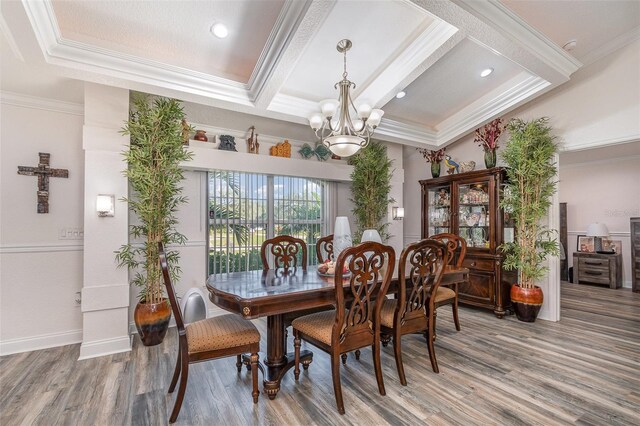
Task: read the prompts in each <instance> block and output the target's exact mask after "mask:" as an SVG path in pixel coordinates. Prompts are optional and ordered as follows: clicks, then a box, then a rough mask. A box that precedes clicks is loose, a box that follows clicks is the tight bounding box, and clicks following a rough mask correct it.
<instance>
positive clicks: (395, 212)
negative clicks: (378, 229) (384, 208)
mask: <svg viewBox="0 0 640 426" xmlns="http://www.w3.org/2000/svg"><path fill="white" fill-rule="evenodd" d="M391 216H392V217H393V220H402V219H404V207H392V208H391Z"/></svg>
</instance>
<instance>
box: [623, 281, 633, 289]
mask: <svg viewBox="0 0 640 426" xmlns="http://www.w3.org/2000/svg"><path fill="white" fill-rule="evenodd" d="M622 288H631V281H625V282H623V283H622Z"/></svg>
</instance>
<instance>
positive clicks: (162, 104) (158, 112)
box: [116, 94, 192, 344]
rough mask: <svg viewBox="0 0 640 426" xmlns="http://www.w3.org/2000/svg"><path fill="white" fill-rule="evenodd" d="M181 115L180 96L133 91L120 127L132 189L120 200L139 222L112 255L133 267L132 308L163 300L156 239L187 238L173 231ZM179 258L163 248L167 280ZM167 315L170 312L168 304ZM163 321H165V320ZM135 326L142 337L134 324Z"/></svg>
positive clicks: (179, 200) (183, 155)
mask: <svg viewBox="0 0 640 426" xmlns="http://www.w3.org/2000/svg"><path fill="white" fill-rule="evenodd" d="M183 118H184V112H183V110H182V106H181V105H180V102H179V101H177V100H175V99H167V98H155V99H151V98H150V97H148V96H145V95H140V94H136V95H134V97H133V99H132V108H131V111H130V114H129V120H128V121H127V122H126V123H125V126H124V127H123V129H122V133H123V134H125V135H129V137H130V146H129V149H128V150H126V151H124V152H123V155H124V157H125V161H126V163H127V169H126V170H125V171H124V175H125V176H126V177H127V178H128V180H129V185H130V187H131V191H132V192H131V196H130V197H127V198H124V199H123V201H125V202H127V203H128V205H129V209H130V210H131V211H132V212H133V213H134V214H135V215H136V216H137V218H138V222H137V223H134V224H133V225H130V227H129V233H130V236H131V237H132V238H133V239H134V240H137V241H130V242H129V243H128V244H126V245H123V246H122V247H121V248H120V250H119V251H117V252H116V260H117V261H118V263H119V265H120V266H127V267H128V268H129V270H131V271H134V272H133V278H132V280H131V284H133V285H136V286H138V287H140V293H139V303H138V306H136V310H138V309H139V307H140V305H148V306H157V305H159V304H163V303H164V304H165V305H168V302H167V301H166V298H165V294H164V291H163V288H164V287H163V280H162V270H161V269H160V264H159V257H158V242H159V241H161V242H163V243H164V245H165V247H166V246H168V245H169V244H173V245H179V244H184V242H185V241H186V237H185V236H184V235H182V234H181V233H180V232H178V231H177V230H176V225H177V223H178V220H177V217H176V212H177V210H178V207H179V206H180V205H181V204H184V203H185V202H186V201H187V199H186V197H184V196H183V195H181V194H182V187H181V183H182V181H183V179H184V175H183V170H182V169H181V168H180V163H181V162H183V161H188V160H190V159H191V158H192V154H191V153H190V152H188V151H187V150H185V149H184V148H183V145H182V143H183V137H182V131H183V126H182V124H181V122H182V119H183ZM140 239H141V240H142V241H139V240H140ZM179 258H180V256H179V253H178V251H176V250H168V251H167V261H168V265H169V272H170V274H171V277H172V279H177V278H178V275H179V272H180V266H179V264H178V261H179ZM154 309H155V308H154ZM168 315H169V317H170V309H169V310H168ZM166 323H167V326H168V319H166ZM136 325H138V324H137V322H136ZM138 331H139V332H140V334H141V337H143V336H142V334H143V333H142V331H141V329H140V326H139V325H138ZM164 332H165V333H166V329H165V330H164ZM163 337H164V334H163V335H162V338H163ZM162 338H160V341H162ZM156 340H157V338H156ZM143 342H144V337H143ZM157 343H159V342H157ZM145 344H147V343H146V342H145Z"/></svg>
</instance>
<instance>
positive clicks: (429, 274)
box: [380, 240, 453, 386]
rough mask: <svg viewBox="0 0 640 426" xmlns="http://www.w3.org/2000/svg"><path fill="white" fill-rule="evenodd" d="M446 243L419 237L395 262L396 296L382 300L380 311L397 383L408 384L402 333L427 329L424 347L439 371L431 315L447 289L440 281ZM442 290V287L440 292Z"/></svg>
mask: <svg viewBox="0 0 640 426" xmlns="http://www.w3.org/2000/svg"><path fill="white" fill-rule="evenodd" d="M447 256H448V253H447V249H446V248H445V245H444V244H443V243H441V242H439V241H435V240H422V241H419V242H417V243H414V244H410V245H409V246H407V247H406V248H405V249H404V250H403V251H402V254H401V255H400V260H399V262H398V277H399V288H398V297H397V299H393V300H391V299H386V300H384V303H383V306H382V310H381V313H380V330H381V333H383V334H385V335H389V336H392V337H393V352H394V355H395V358H396V368H397V369H398V376H399V377H400V383H402V384H403V385H405V386H406V385H407V379H406V378H405V374H404V366H403V364H402V343H401V336H402V335H404V334H409V333H416V332H421V331H422V332H424V331H426V332H427V349H428V351H429V358H430V359H431V367H432V368H433V371H434V372H436V373H438V371H439V370H438V362H437V361H436V353H435V348H434V346H433V335H434V330H435V325H434V323H433V318H434V316H435V310H436V307H437V304H438V303H439V302H440V301H441V299H442V298H443V297H446V296H447V291H446V290H448V291H450V292H452V291H453V290H451V289H448V288H443V287H440V280H441V279H442V274H443V272H444V266H445V264H446V260H447ZM442 290H445V291H444V292H442Z"/></svg>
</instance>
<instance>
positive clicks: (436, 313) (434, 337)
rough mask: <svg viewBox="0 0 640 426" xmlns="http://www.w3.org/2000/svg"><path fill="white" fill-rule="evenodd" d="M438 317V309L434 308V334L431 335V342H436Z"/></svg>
mask: <svg viewBox="0 0 640 426" xmlns="http://www.w3.org/2000/svg"><path fill="white" fill-rule="evenodd" d="M437 317H438V308H434V309H433V321H432V322H433V332H432V333H433V334H432V335H431V341H434V340H436V337H437V334H436V318H437Z"/></svg>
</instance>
